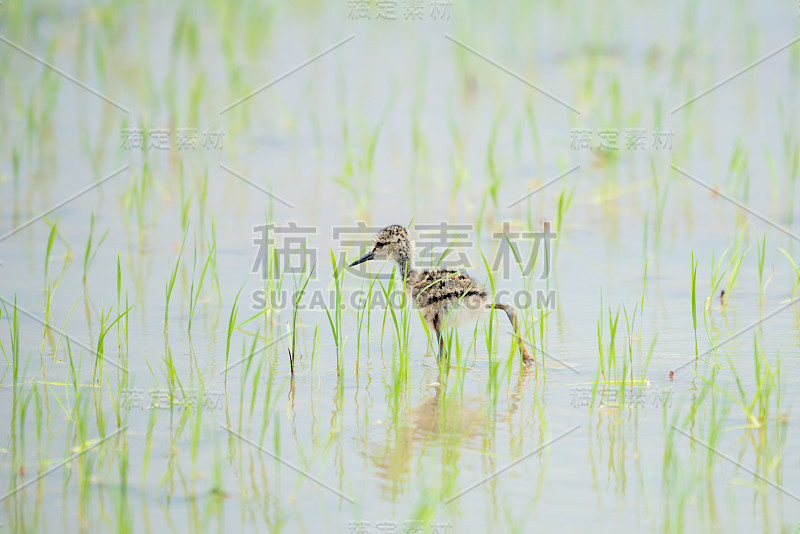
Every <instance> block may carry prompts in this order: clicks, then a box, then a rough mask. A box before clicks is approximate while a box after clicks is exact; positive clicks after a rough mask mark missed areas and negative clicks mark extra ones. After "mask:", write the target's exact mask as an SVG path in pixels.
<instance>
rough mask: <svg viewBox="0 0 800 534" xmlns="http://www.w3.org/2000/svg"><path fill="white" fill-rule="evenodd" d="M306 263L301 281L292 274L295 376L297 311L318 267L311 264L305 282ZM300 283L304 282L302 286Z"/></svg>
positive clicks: (301, 273) (292, 363) (290, 352)
mask: <svg viewBox="0 0 800 534" xmlns="http://www.w3.org/2000/svg"><path fill="white" fill-rule="evenodd" d="M303 250H305V249H303ZM303 257H304V258H305V257H306V255H305V254H303ZM306 265H307V263H306V261H305V260H304V261H303V267H302V270H301V271H300V280H299V281H298V279H297V278H296V277H294V273H293V274H292V277H293V278H294V291H293V296H294V298H293V299H292V348H291V349H289V366H290V368H291V371H292V376H294V359H295V355H296V342H297V312H298V310H299V308H300V301H301V300H302V298H303V294H304V293H305V292H306V287H307V286H308V282H309V281H310V280H311V277H312V276H313V274H314V269H315V268H316V265H312V266H311V269H310V270H309V272H308V276H306V277H305V282H303V276H304V275H305V272H306ZM300 284H302V286H301V285H300Z"/></svg>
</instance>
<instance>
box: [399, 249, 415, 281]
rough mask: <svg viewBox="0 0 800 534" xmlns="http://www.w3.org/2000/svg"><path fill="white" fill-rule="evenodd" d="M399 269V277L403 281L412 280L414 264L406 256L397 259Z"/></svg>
mask: <svg viewBox="0 0 800 534" xmlns="http://www.w3.org/2000/svg"><path fill="white" fill-rule="evenodd" d="M397 269H398V272H397V274H398V276H399V277H400V278H401V279H402V280H406V281H407V280H410V279H411V276H412V275H413V274H414V271H415V269H414V264H413V263H412V262H411V258H410V257H408V256H406V255H404V256H401V257H400V258H398V259H397Z"/></svg>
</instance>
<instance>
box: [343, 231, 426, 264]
mask: <svg viewBox="0 0 800 534" xmlns="http://www.w3.org/2000/svg"><path fill="white" fill-rule="evenodd" d="M413 257H414V243H413V241H412V240H411V235H410V234H409V233H408V230H406V229H405V228H404V227H402V226H400V225H398V224H393V225H391V226H387V227H386V228H384V229H383V230H381V231H380V232H378V233H377V234H375V238H374V239H373V240H372V247H371V248H370V250H369V251H368V252H367V253H366V254H364V255H363V256H361V257H360V258H358V259H357V260H356V261H354V262H353V263H351V264H350V267H354V266H356V265H358V264H360V263H364V262H365V261H369V260H392V261H394V262H396V263H398V264H400V265H403V266H408V265H409V264H410V262H411V259H412V258H413Z"/></svg>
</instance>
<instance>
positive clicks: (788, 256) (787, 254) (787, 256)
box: [778, 247, 800, 298]
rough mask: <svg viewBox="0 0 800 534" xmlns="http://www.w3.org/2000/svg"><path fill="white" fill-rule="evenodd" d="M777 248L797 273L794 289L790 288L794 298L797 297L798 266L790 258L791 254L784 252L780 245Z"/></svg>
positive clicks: (799, 272) (799, 274)
mask: <svg viewBox="0 0 800 534" xmlns="http://www.w3.org/2000/svg"><path fill="white" fill-rule="evenodd" d="M778 250H780V251H781V253H782V254H783V255H784V256H786V259H788V260H789V263H790V264H791V265H792V269H794V272H795V274H796V275H797V280H796V281H795V283H794V289H793V290H792V291H793V296H794V298H797V288H798V287H800V267H798V266H797V263H795V261H794V258H792V256H791V255H790V254H789V253H788V252H786V251H785V250H783V249H782V248H780V247H779V248H778Z"/></svg>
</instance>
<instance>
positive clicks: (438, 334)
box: [436, 329, 444, 360]
mask: <svg viewBox="0 0 800 534" xmlns="http://www.w3.org/2000/svg"><path fill="white" fill-rule="evenodd" d="M436 339H438V340H439V356H438V358H439V359H440V360H441V359H442V356H444V338H443V337H442V333H441V332H440V331H439V330H438V329H436Z"/></svg>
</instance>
